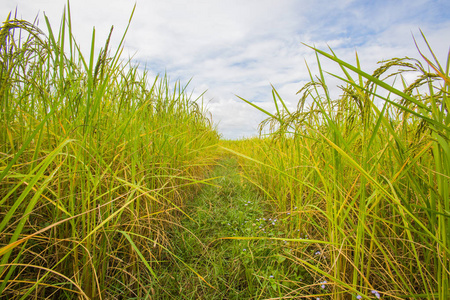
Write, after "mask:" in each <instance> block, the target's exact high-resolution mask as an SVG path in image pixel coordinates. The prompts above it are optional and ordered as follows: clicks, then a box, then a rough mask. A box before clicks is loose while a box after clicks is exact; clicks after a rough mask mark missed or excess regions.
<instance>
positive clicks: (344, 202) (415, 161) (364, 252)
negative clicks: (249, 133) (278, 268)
mask: <svg viewBox="0 0 450 300" xmlns="http://www.w3.org/2000/svg"><path fill="white" fill-rule="evenodd" d="M423 38H424V40H425V41H426V39H425V37H423ZM427 45H428V43H427ZM313 50H314V51H316V53H317V62H318V65H319V76H318V77H317V78H314V77H313V76H312V75H311V82H310V83H308V84H306V85H305V86H304V87H303V88H302V89H301V90H300V91H299V94H300V97H301V98H300V101H299V103H298V108H297V110H296V111H292V112H291V111H289V110H288V109H287V107H286V105H285V103H284V102H283V100H282V99H281V97H280V96H279V95H278V93H277V92H276V90H275V89H274V90H273V99H274V103H275V106H276V113H275V114H271V113H269V112H267V111H264V110H263V109H261V108H259V107H257V106H255V105H254V104H252V103H251V102H249V101H247V100H244V99H243V100H244V101H246V102H247V103H249V104H250V105H252V106H254V107H256V108H257V109H260V110H261V111H263V112H265V113H266V114H267V115H268V119H267V120H265V121H264V122H263V123H262V124H261V126H262V127H265V126H269V128H270V129H271V133H272V134H271V135H270V137H267V138H261V139H259V140H247V141H241V142H240V143H234V144H233V143H230V144H229V145H228V146H227V147H228V148H232V149H230V150H229V151H231V152H233V153H236V154H237V155H239V156H240V157H241V164H242V166H243V168H244V170H245V172H246V174H247V177H249V178H250V180H251V181H252V182H255V184H256V185H258V186H259V187H260V188H261V190H262V191H264V193H265V194H266V195H267V196H268V197H269V199H270V200H271V203H273V207H274V210H276V211H278V212H280V213H283V212H285V213H288V212H289V213H290V216H291V218H292V222H289V225H290V226H289V233H290V234H291V235H295V233H296V232H297V231H300V232H302V233H305V234H308V236H309V237H311V238H312V239H315V240H320V241H322V243H323V244H322V250H321V251H320V254H321V255H323V256H324V259H322V261H320V263H318V262H317V260H313V261H311V259H310V257H308V256H307V255H305V254H304V253H302V252H298V253H296V255H295V256H294V255H293V256H291V259H292V260H293V261H295V262H296V263H297V264H298V265H299V266H303V267H306V268H308V269H310V270H312V271H314V272H315V273H316V274H321V275H322V276H323V277H324V278H325V281H327V284H326V287H327V293H328V295H329V297H331V298H332V299H348V298H349V296H350V295H353V297H358V298H374V297H379V296H381V297H387V298H389V299H404V298H408V299H420V298H425V299H433V298H435V299H449V298H450V283H449V279H450V274H449V270H450V268H449V267H450V260H449V258H450V257H449V255H450V252H449V251H450V250H449V249H450V239H449V237H450V236H449V234H450V218H449V216H450V215H449V213H450V210H449V208H450V202H449V199H450V194H449V192H450V147H449V132H450V126H449V125H450V115H449V113H448V112H449V106H450V98H449V91H450V78H449V75H448V74H449V67H450V56H449V59H448V60H447V62H446V65H445V66H444V67H445V68H443V67H442V66H441V65H440V64H439V62H438V61H437V60H436V61H435V62H434V63H432V62H431V61H430V60H429V59H427V58H426V57H425V56H423V55H422V57H423V59H424V60H425V61H426V62H427V66H426V67H425V66H423V65H422V64H421V62H420V61H418V60H413V59H407V58H405V59H392V60H389V61H385V62H382V64H381V66H380V67H379V68H378V69H377V70H376V71H375V72H374V74H373V75H369V74H367V73H365V72H363V71H362V70H361V69H360V68H359V65H360V64H359V61H358V59H357V62H356V67H355V66H352V65H350V64H348V63H346V62H343V61H342V60H340V59H339V58H337V57H336V56H335V55H334V54H333V53H331V54H328V53H326V52H323V51H321V50H318V49H314V48H313ZM429 50H430V52H431V54H432V56H433V57H434V58H435V56H434V54H433V52H432V51H431V48H429ZM319 55H323V56H325V57H326V58H328V59H331V60H333V61H335V62H336V63H338V64H339V66H340V67H341V69H342V72H343V77H339V76H338V75H334V74H330V75H331V76H335V77H337V78H339V79H340V80H341V81H342V83H343V84H344V85H343V86H341V90H342V93H343V94H342V95H341V96H339V97H336V98H333V97H332V95H330V92H329V90H328V87H327V85H326V81H325V80H326V76H325V75H326V72H325V71H324V70H322V69H321V68H320V60H319ZM408 71H413V72H415V73H416V74H417V75H418V77H417V80H415V81H414V82H413V83H411V84H409V85H408V84H407V82H406V80H405V79H404V78H403V76H402V75H403V74H404V73H405V72H408ZM395 81H397V82H400V86H401V87H402V88H401V89H398V88H396V87H395ZM380 100H381V101H380ZM377 103H378V105H377ZM380 103H381V104H380ZM308 104H310V105H308ZM295 216H298V218H296V219H294V217H295ZM309 242H310V243H311V244H314V241H309ZM300 295H306V294H305V293H303V292H302V291H299V294H298V296H300Z"/></svg>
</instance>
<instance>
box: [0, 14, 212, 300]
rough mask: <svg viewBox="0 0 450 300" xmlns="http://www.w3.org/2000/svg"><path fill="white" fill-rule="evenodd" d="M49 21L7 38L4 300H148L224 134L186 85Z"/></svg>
mask: <svg viewBox="0 0 450 300" xmlns="http://www.w3.org/2000/svg"><path fill="white" fill-rule="evenodd" d="M66 17H67V18H66ZM46 21H47V25H48V31H49V32H50V34H49V36H48V38H47V37H45V36H44V35H43V34H42V33H41V31H40V30H39V29H38V28H36V27H35V26H33V25H32V24H30V23H28V22H26V21H20V20H8V21H6V22H4V24H3V26H2V28H1V31H0V61H1V68H0V72H1V88H0V95H1V96H0V97H1V115H0V126H1V129H0V149H1V150H0V152H1V154H0V182H1V184H0V220H1V221H0V259H1V262H0V278H1V280H0V295H1V298H2V299H15V298H17V299H26V298H29V297H35V298H46V297H48V298H77V297H81V298H95V299H97V298H102V299H115V298H118V297H123V298H133V297H138V298H145V297H146V295H149V293H150V290H151V287H152V286H153V285H154V284H156V283H157V282H158V278H159V276H158V271H157V265H158V263H159V261H160V260H161V259H164V256H165V255H166V254H167V253H166V250H165V249H167V247H168V245H169V244H170V241H169V240H168V236H167V231H168V230H169V229H170V228H171V227H172V226H173V224H174V223H177V222H178V221H177V220H178V219H179V218H180V216H182V215H183V213H184V212H183V206H184V205H185V202H186V201H189V199H191V198H192V194H193V193H194V192H195V191H196V190H197V189H198V187H199V184H200V183H201V182H202V180H203V175H202V174H203V173H204V172H206V171H207V169H208V168H209V167H210V166H211V165H212V164H214V161H215V157H214V156H215V155H216V153H215V152H214V147H215V145H216V144H217V142H218V138H219V136H218V134H217V132H216V131H215V129H214V128H213V126H212V123H211V121H210V120H209V119H207V118H206V117H205V113H204V111H203V108H202V107H201V106H200V105H199V104H198V103H197V102H196V101H194V100H192V99H190V98H189V97H188V95H187V94H186V92H185V90H186V87H183V86H181V85H180V84H179V83H176V84H175V85H173V86H170V83H169V80H168V78H167V77H164V78H156V79H154V80H152V81H149V78H148V77H147V75H146V74H145V73H144V74H140V73H139V72H138V69H137V68H136V67H132V66H130V65H129V64H125V65H124V64H122V63H121V61H120V52H121V49H120V48H119V49H118V50H117V51H116V53H115V54H114V56H112V57H109V55H108V53H109V52H110V49H109V48H108V43H109V38H108V40H107V41H106V44H105V47H104V48H103V50H102V51H101V52H100V54H99V55H98V57H94V50H93V49H94V38H95V31H94V34H93V35H92V51H91V54H90V56H89V57H84V56H83V55H82V54H81V53H80V51H79V48H78V45H77V44H76V42H75V41H74V39H73V36H72V34H71V32H72V28H71V23H70V10H68V11H67V15H65V16H63V19H62V23H61V27H60V28H59V30H58V31H57V32H55V31H53V29H52V28H51V27H50V26H49V23H48V20H46ZM63 50H66V51H63Z"/></svg>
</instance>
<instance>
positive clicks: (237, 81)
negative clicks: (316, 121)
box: [0, 0, 450, 138]
mask: <svg viewBox="0 0 450 300" xmlns="http://www.w3.org/2000/svg"><path fill="white" fill-rule="evenodd" d="M449 2H450V1H443V0H442V1H423V0H422V1H419V0H405V1H403V0H399V1H387V0H377V1H375V0H372V1H356V0H355V1H352V0H342V1H324V0H319V1H311V0H307V1H304V0H297V1H294V0H276V1H275V0H271V1H269V0H246V1H243V0H222V1H218V0H217V1H214V0H197V1H187V0H184V1H181V0H164V1H162V0H161V1H149V0H147V1H143V0H137V1H134V0H133V1H128V0H121V1H119V0H90V1H87V0H77V1H75V0H73V1H71V4H70V6H71V12H72V21H73V27H74V35H75V37H76V40H77V41H78V43H79V44H81V47H82V49H83V51H84V52H85V53H86V55H87V54H88V51H89V46H90V40H91V34H92V28H93V27H94V26H95V28H96V37H97V44H96V45H97V50H98V49H100V47H101V46H103V44H104V42H105V40H106V37H107V35H108V33H109V30H110V27H111V25H114V28H115V29H114V34H113V39H112V45H113V46H114V45H118V43H119V41H120V38H121V36H122V33H123V31H124V30H125V28H126V25H127V23H128V19H129V16H130V13H131V11H132V8H133V5H134V4H135V3H136V12H135V15H134V17H133V20H132V25H131V27H130V30H129V32H128V35H127V38H126V41H125V48H124V54H123V58H124V59H128V57H133V62H134V63H139V64H140V66H141V67H144V66H146V67H147V69H148V70H149V73H150V74H151V75H152V76H156V74H164V73H165V72H167V74H168V75H169V77H170V78H171V80H172V81H175V80H180V81H181V82H182V83H187V82H188V81H189V79H191V78H192V81H191V83H190V91H192V90H194V92H193V94H194V96H196V95H200V94H201V93H202V92H204V91H205V90H207V92H206V93H205V95H204V102H205V103H207V108H208V109H209V111H210V112H211V114H212V116H213V120H214V122H215V123H216V124H218V129H219V131H220V133H221V134H222V135H223V136H224V137H225V138H241V137H249V136H253V135H256V134H257V126H258V124H259V122H260V121H261V120H262V119H264V115H263V114H262V113H260V112H259V111H257V110H255V109H254V108H252V107H251V106H249V105H248V104H246V103H244V102H243V101H241V100H239V98H238V97H236V95H239V96H241V97H243V98H245V99H247V100H250V101H252V102H255V103H258V105H261V106H262V107H263V108H265V109H267V110H269V111H273V109H274V107H273V103H272V98H271V84H272V85H273V86H274V87H275V88H276V89H277V90H278V92H279V93H280V95H281V96H282V97H283V99H284V100H285V101H286V102H287V104H288V107H290V108H294V107H295V106H296V104H297V100H298V96H297V95H296V92H297V91H298V90H300V89H301V87H302V86H303V85H304V84H305V83H306V82H307V81H308V76H309V75H308V73H307V68H306V65H305V62H306V63H308V65H309V66H310V67H311V68H312V71H313V72H317V69H316V62H315V56H314V53H313V51H312V50H310V49H309V48H307V47H306V46H304V45H303V44H302V43H306V44H308V45H315V46H316V47H318V48H321V49H324V50H325V49H327V46H330V47H331V48H332V49H333V50H334V51H335V52H336V53H337V55H338V56H339V57H340V58H342V59H344V60H347V61H349V62H352V63H353V62H354V60H355V58H354V57H355V51H357V52H358V56H359V58H360V60H361V62H362V67H363V68H364V69H365V70H366V71H368V72H371V71H373V70H374V69H375V68H376V66H377V65H376V63H377V62H378V61H380V60H383V59H389V58H392V57H404V56H409V57H415V58H418V57H419V54H418V52H417V50H416V48H415V45H414V42H413V38H412V34H413V35H414V36H415V37H416V38H419V37H420V33H419V28H420V29H422V31H423V32H424V33H425V35H426V36H427V39H428V41H429V42H430V44H431V45H432V47H433V50H434V51H435V52H436V53H437V55H438V57H439V58H440V59H441V60H442V61H445V60H446V57H447V54H448V51H449V46H450V4H449ZM0 3H1V5H0V13H1V14H2V15H3V18H4V19H5V18H6V16H7V14H8V13H9V11H11V10H15V9H16V7H17V8H18V16H19V17H21V18H23V19H26V20H28V21H33V20H34V18H35V17H36V16H38V17H39V20H40V24H41V26H40V27H41V28H42V29H44V27H45V26H44V20H43V15H44V13H45V15H46V16H47V17H48V18H49V19H50V21H51V23H52V26H53V27H54V28H58V26H59V23H60V18H61V15H62V12H63V9H64V6H65V5H66V1H57V0H0ZM419 40H420V39H419ZM422 46H423V45H422ZM322 66H323V67H324V68H325V69H326V70H328V71H331V72H335V71H337V72H338V71H339V70H338V68H337V66H336V65H334V64H333V63H331V62H328V61H326V60H323V63H322ZM333 83H334V82H333V81H332V80H331V81H330V82H329V84H330V85H331V86H332V85H333ZM332 92H334V93H335V96H336V97H337V96H338V95H339V90H337V89H334V90H333V89H332Z"/></svg>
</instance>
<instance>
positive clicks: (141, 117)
mask: <svg viewBox="0 0 450 300" xmlns="http://www.w3.org/2000/svg"><path fill="white" fill-rule="evenodd" d="M66 14H67V15H65V16H64V17H63V18H62V20H63V22H62V24H61V27H60V28H58V29H57V30H55V29H53V28H51V27H50V25H49V22H48V20H46V21H47V22H46V25H47V31H48V32H49V33H48V35H45V34H43V32H42V31H41V30H40V29H39V28H37V27H36V26H34V25H33V24H31V23H29V22H27V21H23V20H16V19H14V18H10V19H8V20H7V21H6V22H4V23H3V25H2V27H1V29H0V63H1V65H0V74H1V77H0V105H1V113H0V127H1V128H0V260H1V261H0V299H79V298H80V299H311V298H312V299H376V298H383V299H441V300H446V299H449V298H450V282H449V280H450V218H449V217H450V140H449V132H450V116H449V107H450V98H449V91H450V77H449V68H450V56H449V59H448V60H447V61H445V62H443V64H442V62H441V63H440V62H439V61H437V59H436V58H435V57H434V54H433V51H432V49H431V47H429V48H428V49H425V50H426V51H422V52H420V51H418V57H419V59H418V60H415V59H409V58H393V59H391V60H388V61H384V62H382V63H380V66H379V68H378V69H377V70H375V71H374V72H370V73H366V72H365V71H363V70H361V69H360V67H359V65H360V64H359V61H358V57H356V63H355V64H349V63H346V62H344V61H342V60H340V59H339V58H338V57H336V56H335V55H334V53H333V52H332V51H331V50H330V51H328V52H323V51H322V50H320V49H315V48H312V49H311V51H313V52H315V53H316V54H317V63H318V65H319V70H318V74H315V73H313V72H312V71H310V75H311V81H310V82H309V83H308V84H306V85H304V86H303V87H299V93H298V96H299V99H300V100H299V102H298V106H297V109H296V110H295V111H292V110H288V108H287V105H286V104H285V102H284V101H283V99H282V98H281V97H280V95H279V94H278V93H277V91H276V90H275V89H274V90H273V92H272V95H273V101H274V112H269V111H266V110H264V109H262V108H260V107H258V106H256V105H255V104H254V103H252V102H251V101H249V100H246V99H242V101H245V102H247V103H248V104H249V105H251V106H253V107H254V108H255V109H259V110H260V111H262V112H264V113H265V114H267V119H266V120H265V121H264V122H262V123H261V124H260V127H261V132H264V130H265V131H266V132H267V131H268V132H270V134H266V135H263V134H261V135H260V136H259V137H255V138H250V139H243V140H237V141H236V140H232V141H231V140H224V139H221V137H220V134H219V133H218V132H217V129H216V128H215V126H214V123H213V120H211V118H210V117H208V112H207V111H206V110H205V108H204V107H203V106H202V104H201V102H202V101H201V99H192V98H191V97H190V96H189V93H187V89H188V87H187V86H185V85H181V83H179V82H176V83H171V82H170V80H169V78H168V77H167V76H159V77H157V78H149V76H148V75H147V74H146V73H142V72H141V71H139V69H138V67H136V66H132V65H131V62H130V61H128V62H127V61H124V60H123V59H122V58H121V51H122V48H121V47H122V43H121V45H120V46H119V48H118V49H110V48H109V40H110V39H109V38H108V39H107V40H106V41H105V43H104V46H103V48H102V51H101V52H100V53H99V54H98V55H95V54H94V48H95V47H94V46H95V35H93V37H92V47H91V48H92V50H91V53H89V54H88V55H85V54H82V53H81V51H80V49H79V46H78V44H77V43H76V41H75V40H74V38H73V36H72V27H71V21H70V20H71V19H70V11H67V12H66ZM422 38H423V40H424V41H425V43H426V38H425V36H423V37H422ZM122 42H123V39H122ZM426 44H427V45H428V43H426ZM425 52H426V53H427V54H426V55H425V54H423V53H425ZM324 59H326V60H331V61H334V62H335V63H336V64H337V65H339V66H340V67H341V70H342V74H340V75H338V74H336V75H334V74H329V73H327V72H326V70H322V69H321V67H320V65H321V63H320V62H321V60H324ZM406 72H408V74H414V75H416V77H415V79H414V80H413V81H412V82H407V81H406V79H405V78H404V76H402V75H403V74H405V73H406ZM330 77H335V78H338V79H339V80H340V86H339V93H338V94H332V93H331V92H330V89H329V88H328V86H327V83H326V82H327V80H328V79H329V78H330Z"/></svg>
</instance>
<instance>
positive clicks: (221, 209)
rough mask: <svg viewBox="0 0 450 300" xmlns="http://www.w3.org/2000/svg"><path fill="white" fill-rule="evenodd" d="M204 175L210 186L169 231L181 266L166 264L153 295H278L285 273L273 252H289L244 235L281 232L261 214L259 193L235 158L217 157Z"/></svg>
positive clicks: (275, 243)
mask: <svg viewBox="0 0 450 300" xmlns="http://www.w3.org/2000/svg"><path fill="white" fill-rule="evenodd" d="M210 176H211V177H212V178H215V179H214V181H212V185H206V186H204V187H203V189H202V190H201V192H200V193H199V194H198V195H197V196H196V197H195V199H194V200H193V201H192V202H191V204H190V207H188V208H187V209H186V212H187V214H188V215H189V217H190V218H188V217H185V218H184V221H182V227H181V226H180V227H176V228H175V229H174V232H173V233H172V234H173V236H172V237H171V238H172V239H173V240H174V241H175V242H174V248H173V252H174V254H175V255H176V256H177V257H178V258H179V259H180V260H182V261H183V262H184V264H183V263H181V262H180V260H178V259H174V260H173V261H172V262H171V263H170V264H169V265H168V266H167V269H166V272H164V273H163V275H162V276H161V277H160V280H159V284H158V286H157V287H155V294H156V295H157V297H158V298H164V299H264V298H267V297H271V296H275V297H280V296H282V294H284V293H285V292H286V291H284V292H281V286H282V285H283V289H285V288H286V287H287V286H289V282H284V283H283V282H282V280H280V279H281V278H280V275H281V274H283V276H282V277H286V275H288V274H287V273H289V272H290V271H289V270H288V269H286V268H284V263H283V262H284V261H285V258H284V257H283V256H281V255H279V254H281V253H283V252H286V251H289V250H288V247H287V246H288V243H287V242H285V241H284V242H283V241H273V240H270V239H263V240H254V239H245V237H271V236H275V235H277V236H281V235H282V234H283V232H282V231H278V230H281V228H282V226H283V225H282V222H280V220H277V219H276V217H270V216H267V215H265V213H264V202H263V199H262V197H261V196H260V195H258V194H257V193H256V191H255V190H254V189H253V188H252V187H251V186H250V185H249V184H248V183H246V180H244V177H242V176H241V174H240V172H239V167H238V164H237V161H236V159H235V158H232V157H227V158H224V159H222V160H221V161H220V162H219V164H218V165H217V167H215V169H214V170H213V171H212V173H211V174H210ZM235 237H238V239H231V238H235ZM185 264H186V265H187V266H189V267H186V265H185ZM190 268H192V269H193V270H195V272H197V273H198V275H200V276H201V277H203V279H204V281H203V280H201V279H200V277H199V276H198V275H197V274H195V272H194V271H193V270H191V269H190ZM291 271H292V270H291ZM295 273H297V272H295ZM277 277H278V278H277ZM290 277H291V280H292V279H295V278H293V277H298V274H290ZM211 286H212V287H211Z"/></svg>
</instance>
